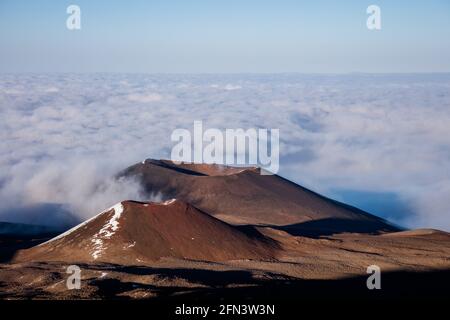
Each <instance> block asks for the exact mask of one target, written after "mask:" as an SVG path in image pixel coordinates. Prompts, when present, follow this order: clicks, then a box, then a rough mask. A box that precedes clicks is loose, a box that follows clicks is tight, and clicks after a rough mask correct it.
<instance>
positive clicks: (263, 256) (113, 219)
mask: <svg viewBox="0 0 450 320" xmlns="http://www.w3.org/2000/svg"><path fill="white" fill-rule="evenodd" d="M245 230H246V231H245V232H244V231H243V230H241V229H239V228H237V227H233V226H231V225H229V224H227V223H225V222H222V221H220V220H218V219H216V218H214V217H212V216H210V215H208V214H206V213H204V212H202V211H200V210H198V209H196V208H195V207H193V206H191V205H189V204H187V203H184V202H182V201H177V200H175V199H174V200H170V201H166V202H162V203H153V202H152V203H141V202H135V201H123V202H121V203H118V204H117V205H115V206H114V207H112V208H110V209H108V210H105V211H103V212H101V213H100V214H98V215H96V216H95V217H93V218H91V219H89V220H87V221H85V222H83V223H82V224H80V225H78V226H76V227H74V228H72V229H70V230H69V231H67V232H65V233H63V234H61V235H59V236H57V237H56V238H53V239H51V240H49V241H47V242H45V243H43V244H41V245H39V246H36V247H34V248H31V249H27V250H23V251H22V252H20V253H19V254H18V255H17V257H16V258H15V260H16V261H65V262H68V261H73V262H108V263H125V264H139V263H141V262H149V261H155V260H158V259H160V258H164V257H172V258H181V259H192V260H203V261H226V260H238V259H258V260H272V259H274V258H275V253H276V251H277V250H278V245H277V243H276V242H275V241H274V240H271V239H269V238H266V237H264V236H263V235H261V234H260V233H259V232H257V231H256V230H255V229H252V230H251V231H250V232H249V231H248V228H245Z"/></svg>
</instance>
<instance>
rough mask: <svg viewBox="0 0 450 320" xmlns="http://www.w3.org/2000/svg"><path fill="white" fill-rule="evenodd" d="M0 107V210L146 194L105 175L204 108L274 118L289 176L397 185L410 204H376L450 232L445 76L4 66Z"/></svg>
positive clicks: (162, 150)
mask: <svg viewBox="0 0 450 320" xmlns="http://www.w3.org/2000/svg"><path fill="white" fill-rule="evenodd" d="M0 118H1V119H2V121H1V123H0V136H1V140H0V211H2V210H4V209H7V208H9V207H12V206H17V205H22V204H29V203H38V202H56V203H68V204H69V205H70V207H71V208H72V210H73V211H75V212H76V213H77V214H78V215H79V216H81V217H83V218H84V217H88V216H91V215H93V214H95V213H96V212H98V211H100V210H103V209H104V208H106V207H108V206H109V205H112V204H114V203H115V202H118V201H120V200H123V199H127V198H129V199H136V198H139V194H140V191H139V186H138V185H137V184H136V183H135V182H133V181H120V182H113V181H112V178H111V177H112V176H113V175H114V174H115V173H116V172H117V171H119V170H121V169H123V168H125V167H126V166H128V165H131V164H133V163H136V162H138V161H141V160H142V159H144V158H148V157H153V158H168V157H169V156H170V150H171V147H172V145H173V144H172V142H171V141H170V135H171V133H172V131H173V130H174V129H176V128H187V129H191V128H192V125H193V122H194V120H202V121H203V123H204V125H205V127H210V128H219V129H225V128H244V129H246V128H252V127H256V128H279V129H280V140H281V147H280V152H281V162H280V174H281V175H283V176H286V177H287V178H289V179H292V180H294V181H295V182H297V183H299V184H302V185H305V186H307V187H309V188H312V189H314V190H316V191H318V192H321V193H324V194H325V195H328V196H331V197H334V198H337V199H338V200H339V199H341V200H342V193H341V192H340V190H357V191H359V192H366V193H367V194H371V193H374V194H375V193H376V194H383V193H386V194H394V195H395V199H399V200H400V201H402V202H404V203H407V204H408V206H407V208H406V207H405V209H404V211H405V212H402V214H401V215H399V214H398V212H397V211H398V208H397V209H396V210H397V211H395V212H394V210H392V211H391V209H390V208H389V207H385V208H384V209H383V212H377V213H378V214H380V215H382V216H384V217H387V218H390V219H392V220H393V221H394V222H397V223H400V224H402V225H405V226H408V227H435V228H441V229H446V230H450V201H449V200H448V195H449V194H450V161H449V159H450V143H449V136H450V75H447V74H441V75H439V74H430V75H365V74H355V75H339V76H338V75H296V74H280V75H141V74H91V75H79V74H22V75H14V74H10V75H7V74H6V75H2V77H1V78H0ZM377 199H378V198H377ZM344 200H348V199H344ZM351 200H352V199H350V202H352V201H351ZM356 200H357V199H355V201H356ZM379 201H382V199H381V200H379ZM355 203H357V201H356V202H355ZM369 209H370V208H369ZM0 220H1V214H0Z"/></svg>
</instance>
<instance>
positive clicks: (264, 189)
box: [120, 159, 398, 233]
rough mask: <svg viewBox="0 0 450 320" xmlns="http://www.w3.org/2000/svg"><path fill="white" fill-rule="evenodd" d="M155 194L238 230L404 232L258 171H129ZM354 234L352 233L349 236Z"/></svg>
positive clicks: (161, 163)
mask: <svg viewBox="0 0 450 320" xmlns="http://www.w3.org/2000/svg"><path fill="white" fill-rule="evenodd" d="M120 175H121V176H128V177H137V178H138V179H139V180H140V181H141V183H142V185H143V186H144V188H145V190H146V191H147V192H148V193H149V195H150V194H158V193H159V194H162V195H163V197H164V198H177V199H180V200H183V201H185V202H188V203H191V204H193V205H194V206H195V207H197V208H199V209H201V210H203V211H204V212H207V213H208V214H211V215H213V216H215V217H217V218H219V219H221V220H224V221H226V222H229V223H232V224H252V225H275V226H289V228H294V229H300V230H301V229H308V230H315V231H316V230H317V231H319V230H326V232H327V233H333V232H339V233H340V232H361V233H378V232H384V231H398V229H397V228H396V227H394V226H392V225H390V224H389V223H387V222H386V221H385V220H383V219H381V218H378V217H376V216H373V215H371V214H369V213H367V212H364V211H362V210H359V209H357V208H355V207H352V206H349V205H346V204H343V203H339V202H337V201H334V200H332V199H329V198H326V197H324V196H321V195H319V194H317V193H315V192H313V191H311V190H308V189H306V188H303V187H301V186H299V185H297V184H295V183H293V182H291V181H289V180H287V179H284V178H282V177H280V176H277V175H261V174H260V171H259V169H258V168H233V167H227V166H221V165H208V164H191V163H187V164H186V163H184V164H175V163H173V162H171V161H168V160H151V159H148V160H146V161H144V162H143V163H139V164H136V165H134V166H131V167H129V168H128V169H126V170H124V171H123V172H122V173H121V174H120ZM347 229H348V230H347Z"/></svg>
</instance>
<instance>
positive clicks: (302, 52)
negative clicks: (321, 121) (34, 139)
mask: <svg viewBox="0 0 450 320" xmlns="http://www.w3.org/2000/svg"><path fill="white" fill-rule="evenodd" d="M70 4H77V5H79V6H80V8H81V12H82V17H81V19H82V20H81V21H82V22H81V23H82V29H81V30H79V31H69V30H67V29H66V19H67V16H68V15H67V13H66V8H67V6H68V5H70ZM371 4H376V5H378V6H380V8H381V19H382V30H380V31H369V30H368V29H367V28H366V19H367V14H366V8H367V6H369V5H371ZM0 43H1V50H0V72H30V71H31V72H53V71H56V72H65V71H76V72H102V71H106V72H145V73H160V72H163V73H164V72H169V73H202V72H205V73H223V72H227V73H228V72H231V73H235V72H236V73H239V72H264V73H270V72H318V73H340V72H450V2H449V1H445V0H431V1H402V0H401V1H380V0H377V1H375V0H371V1H361V0H359V1H356V0H353V1H352V0H350V1H340V2H338V1H331V0H328V1H327V0H321V1H299V0H296V1H291V0H278V1H275V0H270V1H255V0H247V1H237V0H227V1H199V0H192V1H178V0H166V1H111V0H109V1H83V0H74V1H43V0H37V1H32V2H31V1H25V0H14V1H12V0H0Z"/></svg>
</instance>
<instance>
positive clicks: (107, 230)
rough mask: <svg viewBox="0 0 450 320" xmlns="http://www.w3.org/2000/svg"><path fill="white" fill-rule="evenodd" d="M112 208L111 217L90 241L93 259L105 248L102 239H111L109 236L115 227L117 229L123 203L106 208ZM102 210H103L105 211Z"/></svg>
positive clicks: (112, 233) (114, 230)
mask: <svg viewBox="0 0 450 320" xmlns="http://www.w3.org/2000/svg"><path fill="white" fill-rule="evenodd" d="M110 210H114V215H113V216H112V217H111V219H110V220H109V221H108V222H107V223H106V224H105V225H104V226H103V227H102V228H101V229H100V231H99V232H97V233H96V234H95V235H94V236H93V238H92V240H91V242H92V243H93V244H94V246H93V247H94V251H93V252H92V257H93V258H94V259H97V258H99V257H100V256H101V255H102V253H103V251H104V250H105V247H104V246H103V244H104V240H106V239H111V237H112V236H113V235H114V234H115V232H116V231H117V229H119V218H120V216H121V215H122V213H123V204H122V203H121V202H119V203H118V204H116V205H115V206H113V207H112V208H110V209H108V210H106V211H110ZM106 211H104V212H106Z"/></svg>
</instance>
